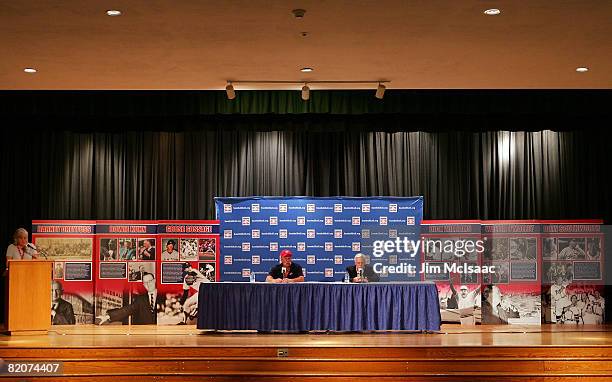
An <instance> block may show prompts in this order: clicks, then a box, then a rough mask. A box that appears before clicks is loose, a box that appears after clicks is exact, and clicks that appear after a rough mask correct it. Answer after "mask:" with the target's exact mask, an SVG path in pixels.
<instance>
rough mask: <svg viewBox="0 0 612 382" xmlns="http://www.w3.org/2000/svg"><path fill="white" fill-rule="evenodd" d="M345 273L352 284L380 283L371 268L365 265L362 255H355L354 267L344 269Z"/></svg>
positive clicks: (364, 258)
mask: <svg viewBox="0 0 612 382" xmlns="http://www.w3.org/2000/svg"><path fill="white" fill-rule="evenodd" d="M346 273H348V275H349V280H350V281H351V282H352V283H367V282H377V281H380V277H379V276H378V274H376V272H374V268H372V266H370V265H368V264H366V257H365V255H364V254H363V253H358V254H356V255H355V265H351V266H350V267H346Z"/></svg>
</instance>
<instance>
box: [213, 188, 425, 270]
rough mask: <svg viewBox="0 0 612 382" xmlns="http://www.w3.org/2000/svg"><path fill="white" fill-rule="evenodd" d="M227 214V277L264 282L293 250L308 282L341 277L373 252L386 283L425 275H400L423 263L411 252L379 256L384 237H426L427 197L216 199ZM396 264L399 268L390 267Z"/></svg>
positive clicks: (223, 221) (223, 226) (223, 223)
mask: <svg viewBox="0 0 612 382" xmlns="http://www.w3.org/2000/svg"><path fill="white" fill-rule="evenodd" d="M215 203H216V209H217V219H219V220H220V231H221V232H220V233H221V246H220V249H221V253H220V257H221V258H220V260H221V261H220V263H221V266H220V269H221V281H248V280H249V275H250V273H251V272H254V273H255V277H256V280H257V281H264V279H265V278H266V275H267V274H268V271H269V270H270V268H271V267H272V266H274V265H275V264H277V263H279V258H278V254H279V252H280V251H281V250H282V249H285V248H288V249H290V250H291V251H292V252H293V261H294V262H296V263H298V264H300V265H301V266H302V267H303V268H304V270H305V274H306V275H305V276H306V281H341V280H342V279H343V278H344V273H345V268H346V267H347V266H349V265H352V264H353V263H354V261H353V258H354V256H355V254H357V253H359V252H361V253H363V254H365V255H366V256H368V259H369V262H370V264H371V265H375V269H377V270H379V274H380V275H381V281H419V280H420V276H419V274H418V273H417V274H415V275H409V274H406V273H393V272H395V271H396V270H398V269H404V268H401V267H398V266H399V265H403V267H405V266H406V265H408V264H412V265H413V266H415V267H417V269H418V266H419V264H420V262H419V256H418V255H417V256H414V257H411V256H409V255H407V254H405V253H403V252H401V253H385V254H384V255H382V256H378V257H375V256H373V251H372V250H373V243H374V241H376V240H395V238H396V237H400V238H404V237H406V238H407V239H408V240H418V239H419V236H420V225H421V220H422V217H423V197H421V196H418V197H407V198H392V197H371V198H356V197H325V198H313V197H246V198H215ZM389 266H390V267H392V269H391V268H389Z"/></svg>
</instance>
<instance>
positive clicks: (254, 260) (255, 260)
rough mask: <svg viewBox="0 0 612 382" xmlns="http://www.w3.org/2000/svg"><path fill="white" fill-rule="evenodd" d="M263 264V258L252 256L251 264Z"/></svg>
mask: <svg viewBox="0 0 612 382" xmlns="http://www.w3.org/2000/svg"><path fill="white" fill-rule="evenodd" d="M260 263H261V258H260V257H259V256H258V255H255V256H251V264H253V265H257V264H260Z"/></svg>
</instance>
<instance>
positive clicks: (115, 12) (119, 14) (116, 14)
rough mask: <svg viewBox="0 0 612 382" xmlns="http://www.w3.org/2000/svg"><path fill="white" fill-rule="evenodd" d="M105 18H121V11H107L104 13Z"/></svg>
mask: <svg viewBox="0 0 612 382" xmlns="http://www.w3.org/2000/svg"><path fill="white" fill-rule="evenodd" d="M106 15H107V16H121V11H120V10H117V9H109V10H108V11H106Z"/></svg>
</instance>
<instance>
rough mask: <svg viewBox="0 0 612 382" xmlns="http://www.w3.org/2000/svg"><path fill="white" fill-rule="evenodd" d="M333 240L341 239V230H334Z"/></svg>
mask: <svg viewBox="0 0 612 382" xmlns="http://www.w3.org/2000/svg"><path fill="white" fill-rule="evenodd" d="M334 239H342V230H341V229H335V230H334Z"/></svg>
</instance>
